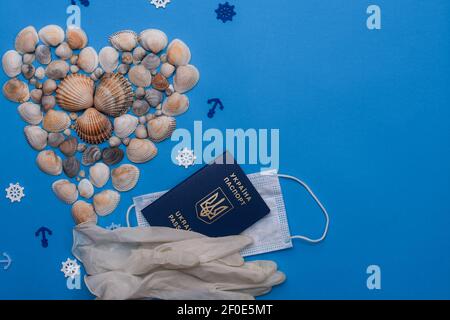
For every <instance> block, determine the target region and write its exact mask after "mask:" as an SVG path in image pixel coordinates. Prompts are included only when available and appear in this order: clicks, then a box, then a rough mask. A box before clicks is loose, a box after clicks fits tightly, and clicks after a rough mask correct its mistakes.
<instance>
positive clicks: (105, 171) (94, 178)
mask: <svg viewBox="0 0 450 320" xmlns="http://www.w3.org/2000/svg"><path fill="white" fill-rule="evenodd" d="M109 174H110V172H109V167H108V166H107V165H106V164H104V163H102V162H98V163H96V164H95V165H93V166H92V167H90V168H89V180H90V181H91V182H92V184H93V185H94V186H96V187H97V188H102V187H104V186H105V184H106V183H107V182H108V180H109Z"/></svg>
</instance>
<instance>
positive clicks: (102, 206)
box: [94, 190, 120, 216]
mask: <svg viewBox="0 0 450 320" xmlns="http://www.w3.org/2000/svg"><path fill="white" fill-rule="evenodd" d="M119 202H120V193H119V192H117V191H114V190H104V191H102V192H100V193H98V194H96V195H95V196H94V209H95V212H97V214H98V215H99V216H106V215H108V214H110V213H111V212H113V211H114V210H115V209H116V208H117V206H118V205H119Z"/></svg>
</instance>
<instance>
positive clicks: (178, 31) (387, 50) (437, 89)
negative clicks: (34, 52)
mask: <svg viewBox="0 0 450 320" xmlns="http://www.w3.org/2000/svg"><path fill="white" fill-rule="evenodd" d="M230 2H231V3H232V4H235V5H236V9H235V10H236V12H237V15H236V16H235V17H234V19H233V21H232V22H228V23H225V24H224V23H222V22H221V21H218V20H216V16H215V13H214V10H215V9H216V7H217V5H218V3H219V1H216V0H208V1H204V0H201V1H194V0H172V3H171V4H169V5H168V6H167V8H166V9H165V10H156V9H155V8H154V7H153V6H152V5H150V3H149V1H147V0H130V1H123V0H121V1H119V0H109V1H103V0H102V1H99V0H91V5H90V6H89V7H88V8H84V7H82V27H83V28H84V29H85V30H86V32H87V33H88V35H89V37H90V45H92V46H94V47H95V48H97V49H98V50H99V49H100V48H102V47H103V46H106V45H108V41H107V37H108V36H109V35H110V34H111V33H113V32H115V31H119V30H122V29H133V30H135V31H138V32H139V31H141V30H143V29H146V28H150V27H153V28H159V29H161V30H164V31H165V32H166V33H167V34H168V36H169V38H170V39H173V38H175V37H177V38H180V39H183V40H184V41H185V42H186V43H187V44H189V46H190V48H191V50H192V54H193V60H192V62H193V63H194V64H195V65H197V66H198V68H199V69H200V71H201V76H202V78H201V81H200V83H199V85H198V86H197V87H196V88H195V90H192V91H191V92H189V93H188V96H189V98H190V100H191V108H190V110H189V112H187V113H186V114H184V115H183V116H181V117H179V118H178V126H179V127H184V128H188V129H190V130H191V129H192V128H193V121H194V120H202V121H204V123H203V126H204V128H205V129H206V128H219V129H221V130H224V129H226V128H279V129H280V162H281V163H280V171H281V172H283V173H289V174H293V175H296V176H298V177H300V178H302V179H304V180H305V181H306V182H308V183H309V184H310V186H311V187H312V188H313V189H314V190H315V191H316V192H317V194H318V196H319V197H320V198H321V199H322V200H323V202H324V204H325V205H326V207H327V208H328V210H329V212H330V215H331V219H332V220H331V226H330V232H329V235H328V237H327V239H326V241H325V242H323V243H321V244H319V245H308V244H305V243H302V242H299V241H295V242H294V248H293V249H289V250H285V251H281V252H276V253H272V254H267V255H264V256H262V257H258V258H264V259H273V260H275V261H276V262H277V263H278V264H279V268H280V269H281V270H283V271H284V272H285V273H286V274H287V281H286V282H285V283H284V284H282V285H281V286H279V287H276V288H274V290H273V291H272V292H271V293H270V294H268V295H266V296H265V297H264V298H274V299H315V298H326V299H329V298H338V299H347V298H354V299H379V298H383V299H392V298H413V299H417V298H427V299H428V298H439V299H440V298H447V299H448V298H450V254H449V252H450V233H449V227H450V204H449V201H448V200H449V196H450V191H449V190H450V188H449V187H450V149H449V136H450V130H449V119H450V111H449V109H450V104H449V102H450V90H449V89H450V87H449V84H450V72H449V71H450V65H449V54H450V44H449V41H448V39H449V36H450V28H449V24H450V20H449V14H450V2H449V1H447V0H430V1H421V0H414V1H413V0H408V1H406V0H397V1H382V0H376V1H364V0H361V1H346V0H326V1H325V0H324V1H311V0H303V1H292V0H290V1H288V0H279V1H268V0H246V1H238V0H231V1H230ZM373 3H375V4H378V5H379V6H380V7H381V9H382V29H381V30H379V31H370V30H368V29H367V28H366V18H367V15H366V8H367V6H368V5H369V4H373ZM68 4H69V0H67V1H63V0H45V1H26V0H14V1H1V4H0V26H1V31H2V32H0V52H1V53H2V54H3V53H4V52H5V51H7V50H8V49H11V48H13V45H14V38H15V35H16V34H17V33H18V32H19V31H20V30H21V29H22V28H23V27H25V26H27V25H30V24H32V25H34V26H35V27H36V29H40V28H41V27H43V26H45V25H47V24H51V23H54V24H59V25H61V26H65V23H66V17H67V16H66V13H65V10H66V7H67V5H68ZM6 80H7V78H6V76H5V75H4V74H3V72H1V75H0V83H4V82H5V81H6ZM212 97H220V98H221V99H222V101H223V103H224V104H225V110H224V111H219V112H218V113H217V114H216V116H215V117H214V118H213V119H209V118H208V117H207V116H206V115H207V111H208V107H209V106H208V105H207V103H206V101H207V99H209V98H212ZM16 108H17V104H14V103H11V102H9V101H7V100H6V99H5V98H4V97H2V98H1V108H0V114H1V117H0V118H1V119H2V122H1V123H2V125H1V132H2V133H1V135H0V139H1V140H0V145H1V147H2V149H1V150H2V151H1V157H0V161H1V166H0V167H1V174H0V186H1V187H2V190H3V188H4V187H5V188H6V187H7V186H8V185H9V183H10V182H13V183H15V182H20V183H21V184H22V185H23V186H24V187H25V193H26V197H25V198H24V199H23V200H22V202H21V203H13V204H11V203H10V202H9V200H7V199H6V198H4V197H2V199H0V254H1V253H2V252H7V253H9V254H10V256H11V257H12V259H13V260H14V261H13V264H12V266H11V268H10V269H9V270H7V271H4V270H2V269H0V298H2V299H14V298H25V299H28V298H31V299H84V298H92V296H91V295H90V294H89V293H88V291H87V290H86V288H85V286H84V284H83V289H82V290H73V291H71V290H68V289H67V288H66V281H65V279H64V276H63V274H62V273H61V272H60V271H59V270H60V268H61V262H62V261H65V260H66V259H67V258H68V257H72V255H71V252H70V250H71V245H72V231H71V230H72V227H73V225H74V224H73V221H72V218H71V215H70V207H69V206H66V205H64V204H62V203H61V202H60V201H59V200H57V199H56V198H55V196H54V195H53V193H52V191H51V188H50V186H51V183H52V182H53V181H54V180H55V178H54V177H50V176H46V175H45V174H43V173H42V172H40V171H39V169H38V168H37V167H36V165H35V156H36V152H35V151H33V150H32V149H31V148H30V147H29V146H28V145H27V143H26V141H25V139H24V137H23V132H22V130H23V127H24V125H25V123H24V122H23V121H22V120H21V119H20V117H19V115H18V114H17V111H16ZM174 145H175V142H171V141H166V142H164V143H162V144H160V145H159V151H160V152H159V155H158V157H157V158H155V159H154V160H153V161H151V162H150V163H148V164H146V165H145V166H142V167H141V168H142V178H141V181H140V183H139V184H138V186H137V187H136V188H135V189H134V190H132V191H130V192H128V193H126V194H122V201H121V204H120V207H119V208H118V209H117V210H116V211H115V212H114V213H113V214H111V215H110V216H109V217H106V218H102V219H101V220H100V222H99V223H100V224H101V225H103V226H108V225H109V224H111V222H115V223H120V224H122V225H124V224H125V220H124V215H125V211H126V208H127V207H128V205H129V204H130V203H131V198H132V196H136V195H140V194H144V193H149V192H154V191H159V190H165V189H168V188H170V187H172V186H174V185H175V184H176V183H177V182H179V181H181V180H182V179H183V178H185V177H187V176H188V175H189V174H190V173H192V172H194V171H195V170H197V169H198V168H199V166H195V167H192V168H189V169H187V170H185V169H184V168H181V167H177V166H175V165H173V164H172V163H171V161H170V151H171V149H172V147H173V146H174ZM244 169H245V171H246V172H247V173H251V172H255V171H258V170H259V166H250V165H247V166H244ZM282 187H283V192H284V196H285V201H286V206H287V212H288V218H289V224H290V229H291V232H292V233H296V234H298V233H300V234H307V235H311V236H319V235H320V232H321V230H322V228H323V218H322V216H321V214H320V212H319V211H318V209H317V207H316V206H315V205H314V203H313V202H312V201H311V199H310V198H309V197H308V196H307V194H306V193H305V192H304V191H303V190H301V189H300V188H298V186H297V185H296V184H294V183H291V182H282ZM2 192H3V191H2ZM40 226H47V227H49V228H50V229H52V230H53V236H51V237H50V239H49V241H50V244H49V247H48V248H47V249H43V248H42V247H41V246H40V241H39V240H38V239H37V238H35V236H34V232H35V231H36V230H37V229H38V228H39V227H40ZM0 260H1V258H0ZM371 264H376V265H379V266H380V267H381V270H382V289H381V290H374V291H370V290H368V289H367V287H366V278H367V274H366V268H367V266H369V265H371Z"/></svg>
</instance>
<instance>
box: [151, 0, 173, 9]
mask: <svg viewBox="0 0 450 320" xmlns="http://www.w3.org/2000/svg"><path fill="white" fill-rule="evenodd" d="M150 3H151V4H152V5H154V6H155V7H156V8H157V9H159V8H164V9H165V8H166V6H167V4H168V3H170V0H151V1H150Z"/></svg>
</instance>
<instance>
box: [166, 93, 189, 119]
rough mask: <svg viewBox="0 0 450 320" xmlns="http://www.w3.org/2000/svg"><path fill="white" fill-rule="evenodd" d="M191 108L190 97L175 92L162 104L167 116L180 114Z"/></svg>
mask: <svg viewBox="0 0 450 320" xmlns="http://www.w3.org/2000/svg"><path fill="white" fill-rule="evenodd" d="M188 108H189V99H188V97H187V96H186V95H184V94H179V93H178V92H174V93H173V94H172V95H171V96H170V97H168V98H167V99H166V100H165V101H164V104H163V106H162V112H163V113H164V114H165V115H167V116H172V117H175V116H178V115H180V114H182V113H184V112H186V111H187V109H188Z"/></svg>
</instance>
